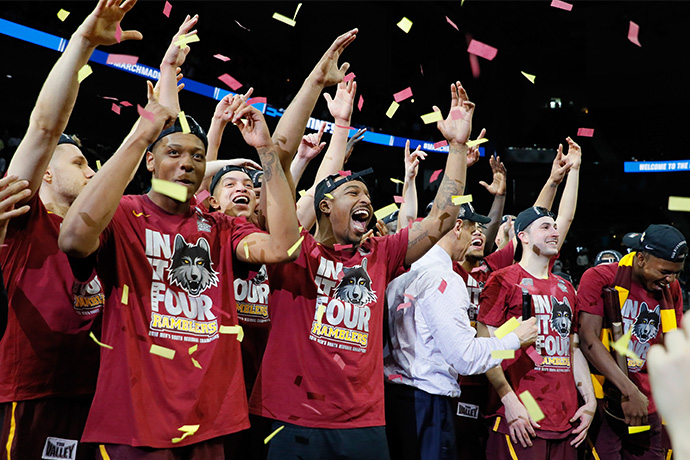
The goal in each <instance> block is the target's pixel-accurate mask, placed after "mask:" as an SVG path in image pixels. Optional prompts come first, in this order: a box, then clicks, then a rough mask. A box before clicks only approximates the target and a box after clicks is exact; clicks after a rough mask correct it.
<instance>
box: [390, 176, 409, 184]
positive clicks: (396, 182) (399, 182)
mask: <svg viewBox="0 0 690 460" xmlns="http://www.w3.org/2000/svg"><path fill="white" fill-rule="evenodd" d="M390 179H391V182H393V183H394V184H401V185H405V182H403V181H401V180H400V179H396V178H395V177H391V178H390Z"/></svg>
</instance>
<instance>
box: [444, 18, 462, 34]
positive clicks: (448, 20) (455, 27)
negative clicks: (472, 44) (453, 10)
mask: <svg viewBox="0 0 690 460" xmlns="http://www.w3.org/2000/svg"><path fill="white" fill-rule="evenodd" d="M446 21H447V22H448V24H450V25H451V26H453V29H455V30H457V31H458V32H460V29H458V26H456V25H455V23H454V22H453V21H451V20H450V18H449V17H448V16H446Z"/></svg>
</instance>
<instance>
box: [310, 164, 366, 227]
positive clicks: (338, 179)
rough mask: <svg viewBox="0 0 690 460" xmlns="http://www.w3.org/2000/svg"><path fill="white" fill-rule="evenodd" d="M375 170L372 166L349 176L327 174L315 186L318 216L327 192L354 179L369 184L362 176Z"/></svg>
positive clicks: (315, 210) (315, 202) (315, 209)
mask: <svg viewBox="0 0 690 460" xmlns="http://www.w3.org/2000/svg"><path fill="white" fill-rule="evenodd" d="M373 172H374V170H373V169H372V168H367V169H365V170H364V171H359V172H356V173H352V174H350V175H349V176H341V175H340V174H331V175H330V176H326V178H325V179H323V180H322V181H321V182H319V183H318V184H316V187H315V188H314V212H316V218H317V219H318V218H319V217H320V216H321V210H319V204H321V201H323V199H324V198H325V197H326V193H331V192H332V191H333V190H335V189H337V188H338V187H340V186H341V185H343V184H345V183H347V182H350V181H353V180H357V181H360V182H361V183H363V184H364V185H367V183H366V182H364V179H362V176H366V175H367V174H372V173H373Z"/></svg>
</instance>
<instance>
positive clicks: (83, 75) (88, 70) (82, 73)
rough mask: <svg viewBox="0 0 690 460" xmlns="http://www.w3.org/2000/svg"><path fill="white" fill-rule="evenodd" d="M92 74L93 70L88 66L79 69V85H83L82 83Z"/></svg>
mask: <svg viewBox="0 0 690 460" xmlns="http://www.w3.org/2000/svg"><path fill="white" fill-rule="evenodd" d="M92 73H93V70H91V66H90V65H88V64H86V65H85V66H84V67H82V68H81V69H79V72H77V80H78V81H79V83H81V82H82V81H84V79H85V78H86V77H88V76H89V75H91V74H92Z"/></svg>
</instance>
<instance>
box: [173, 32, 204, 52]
mask: <svg viewBox="0 0 690 460" xmlns="http://www.w3.org/2000/svg"><path fill="white" fill-rule="evenodd" d="M198 41H201V39H200V38H199V35H197V34H194V35H189V36H185V37H180V38H178V39H177V40H176V41H175V42H174V44H175V45H177V46H179V47H180V48H182V49H185V48H187V44H188V43H195V42H198Z"/></svg>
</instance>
